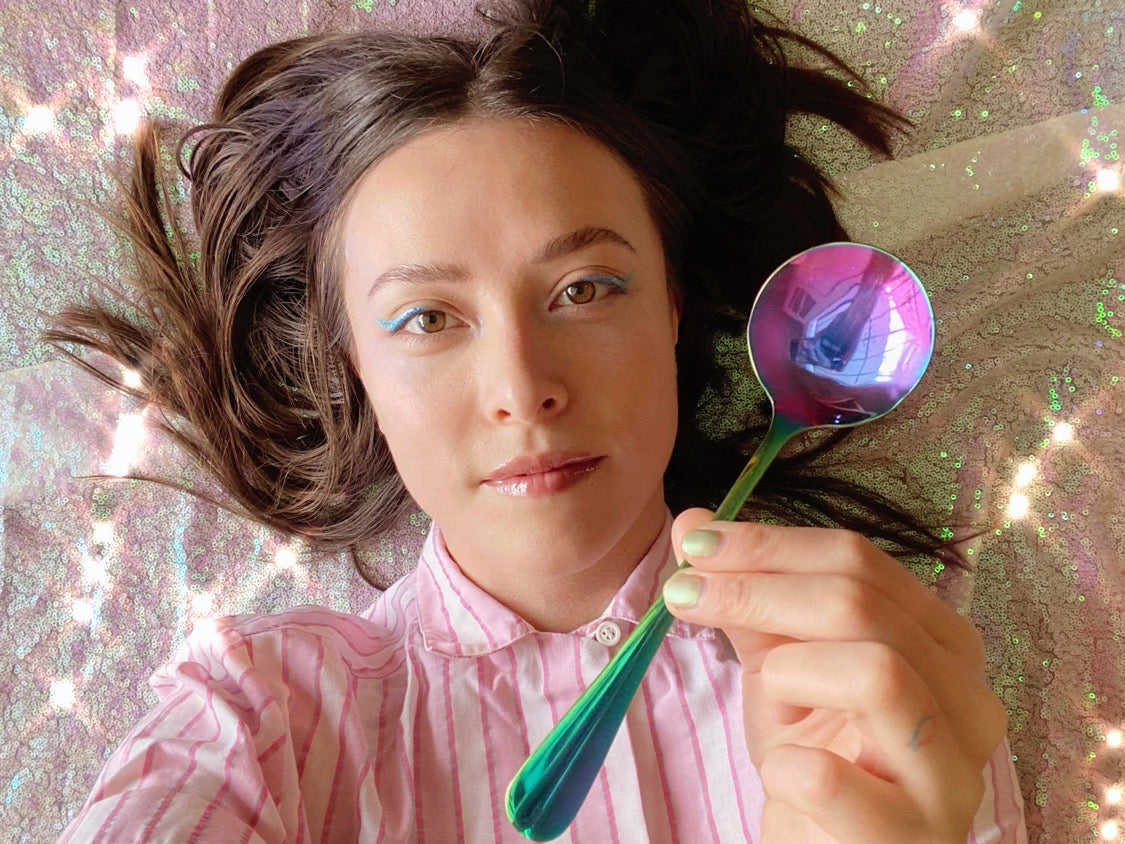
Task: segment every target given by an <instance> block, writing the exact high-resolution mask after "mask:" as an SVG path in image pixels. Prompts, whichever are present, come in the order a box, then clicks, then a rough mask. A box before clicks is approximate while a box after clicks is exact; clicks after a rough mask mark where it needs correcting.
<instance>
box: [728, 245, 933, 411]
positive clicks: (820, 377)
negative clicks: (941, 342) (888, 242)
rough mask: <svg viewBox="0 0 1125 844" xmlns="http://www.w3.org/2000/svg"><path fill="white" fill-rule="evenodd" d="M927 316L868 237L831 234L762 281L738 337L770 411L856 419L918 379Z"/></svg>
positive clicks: (913, 283) (881, 407)
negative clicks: (843, 238) (862, 240)
mask: <svg viewBox="0 0 1125 844" xmlns="http://www.w3.org/2000/svg"><path fill="white" fill-rule="evenodd" d="M933 325H934V322H933V312H932V311H931V309H930V302H929V299H928V298H927V296H926V293H925V291H924V290H923V289H922V285H921V282H920V281H919V280H918V277H917V276H916V275H915V274H914V273H913V272H912V271H911V270H910V268H909V267H907V266H906V265H905V264H903V263H902V262H901V261H899V260H898V259H897V258H895V257H894V256H892V255H889V254H888V253H886V252H883V251H881V250H879V249H875V248H874V247H871V246H862V245H860V244H857V243H830V244H827V245H825V246H818V247H815V248H813V249H810V250H808V251H806V252H802V253H801V254H800V255H797V256H796V257H794V258H792V259H790V260H789V261H787V262H786V263H785V264H784V265H783V266H782V267H781V268H780V269H778V270H777V272H775V273H774V274H773V276H771V277H770V279H769V281H768V282H767V283H766V284H765V285H763V287H762V290H761V292H760V293H759V295H758V299H757V301H756V302H755V303H754V309H753V311H752V312H751V315H750V325H749V327H748V329H747V341H748V345H749V347H750V350H751V351H750V359H751V362H752V363H753V366H754V372H755V373H756V374H757V376H758V380H760V381H761V382H762V386H763V387H765V389H766V392H767V393H769V395H770V397H771V398H772V400H773V405H774V412H775V413H777V414H778V415H780V416H784V417H785V418H786V419H788V420H790V421H792V422H793V423H796V424H798V425H799V426H800V427H803V428H807V427H817V426H821V425H855V424H859V423H860V422H866V421H867V420H869V419H874V418H876V417H878V416H882V415H883V414H884V413H886V412H887V411H889V410H891V409H892V408H893V407H894V406H895V405H897V404H898V403H899V402H900V401H902V399H903V398H904V397H905V396H906V394H907V393H908V392H909V391H910V389H911V388H912V387H913V386H914V385H915V384H916V383H917V382H918V379H919V378H920V377H921V375H922V373H923V372H924V371H925V369H926V366H927V365H928V364H929V361H930V354H931V352H932V351H933V338H934V334H933Z"/></svg>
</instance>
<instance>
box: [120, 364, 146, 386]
mask: <svg viewBox="0 0 1125 844" xmlns="http://www.w3.org/2000/svg"><path fill="white" fill-rule="evenodd" d="M121 380H122V382H124V384H125V386H126V387H132V388H133V389H134V390H135V389H137V388H138V387H140V386H141V384H142V383H143V382H142V381H141V376H140V374H139V373H138V372H137V371H136V370H134V369H126V370H125V371H124V372H122V373H121Z"/></svg>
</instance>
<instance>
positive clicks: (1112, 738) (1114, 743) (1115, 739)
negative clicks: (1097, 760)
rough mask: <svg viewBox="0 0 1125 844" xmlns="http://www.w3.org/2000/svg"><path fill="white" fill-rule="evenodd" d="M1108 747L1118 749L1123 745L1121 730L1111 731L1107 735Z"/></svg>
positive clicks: (1106, 742)
mask: <svg viewBox="0 0 1125 844" xmlns="http://www.w3.org/2000/svg"><path fill="white" fill-rule="evenodd" d="M1105 744H1106V747H1113V748H1118V747H1121V744H1122V735H1121V730H1110V731H1109V732H1107V733H1106V734H1105Z"/></svg>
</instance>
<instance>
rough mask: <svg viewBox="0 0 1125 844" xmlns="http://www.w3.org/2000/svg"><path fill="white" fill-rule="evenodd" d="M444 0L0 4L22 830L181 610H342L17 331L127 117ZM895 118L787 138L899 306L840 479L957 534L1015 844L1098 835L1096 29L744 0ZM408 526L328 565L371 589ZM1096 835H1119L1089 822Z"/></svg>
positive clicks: (13, 739) (38, 313)
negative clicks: (911, 368) (853, 77)
mask: <svg viewBox="0 0 1125 844" xmlns="http://www.w3.org/2000/svg"><path fill="white" fill-rule="evenodd" d="M473 5H474V3H473V2H472V0H457V1H456V2H449V1H448V0H398V2H397V3H392V2H388V0H334V1H333V2H310V0H274V2H271V3H269V4H266V3H262V2H237V3H236V2H232V0H209V2H206V3H205V2H200V1H199V0H184V1H183V2H177V3H171V2H166V0H153V2H146V3H136V4H131V5H130V4H126V3H118V4H114V3H108V2H99V0H91V2H88V3H85V4H80V5H79V4H70V3H64V2H62V0H36V1H35V2H33V0H6V2H5V3H4V4H3V7H2V9H0V32H2V33H3V38H2V40H0V173H2V175H0V231H2V233H0V289H2V290H3V294H4V296H3V307H2V308H0V355H2V357H0V492H2V495H3V499H2V506H3V509H2V522H0V655H2V662H3V672H2V673H0V707H2V715H0V718H2V721H0V724H2V730H3V740H2V741H0V791H2V794H0V816H2V818H3V828H4V830H5V833H6V834H7V835H10V836H11V837H12V840H28V841H42V840H51V839H53V838H54V837H55V836H57V835H58V833H59V832H60V831H61V830H62V829H63V827H64V826H65V825H66V822H67V820H68V819H69V818H70V817H71V816H72V815H73V814H74V813H75V812H76V811H77V809H78V807H79V806H80V805H81V803H82V801H83V800H84V799H85V797H86V796H87V794H88V793H89V790H90V787H91V785H92V784H93V782H94V780H95V779H96V777H97V775H98V772H99V770H100V769H101V767H102V766H103V764H104V762H105V760H106V758H107V757H108V755H109V754H110V753H111V752H112V751H113V749H114V748H115V747H116V746H117V745H118V744H119V743H120V741H121V739H122V738H123V737H124V736H125V734H126V733H127V732H128V730H129V728H130V727H131V726H132V725H133V724H134V723H135V722H136V720H137V719H138V718H139V717H140V716H141V715H142V714H143V713H144V712H145V711H146V710H147V709H148V708H149V707H150V706H151V705H152V704H153V703H154V701H155V696H154V695H153V693H152V691H151V690H150V689H149V687H148V686H147V683H146V681H147V678H148V676H149V674H150V673H151V672H152V671H153V670H154V669H155V668H156V667H157V666H159V665H161V664H163V663H164V662H165V661H166V660H167V659H168V657H169V656H170V655H171V654H172V653H173V651H174V650H175V648H176V647H177V646H178V645H180V644H181V643H182V642H183V641H184V639H185V637H186V636H187V634H188V633H189V632H190V631H191V630H192V629H193V627H195V626H196V625H197V624H198V623H199V622H201V621H203V620H205V619H209V618H213V617H215V616H219V615H226V614H238V613H246V612H269V611H274V610H282V609H286V608H289V607H293V606H297V605H301V604H309V603H312V604H319V605H322V606H326V607H329V608H331V609H335V610H342V611H353V612H358V611H360V610H362V609H363V608H364V607H366V606H368V605H369V604H370V603H371V602H372V600H373V599H374V597H375V592H374V590H372V589H371V588H370V587H368V586H367V585H366V584H365V583H363V582H362V581H360V580H359V579H358V578H357V577H356V576H355V575H354V574H353V573H352V565H351V562H352V561H351V559H350V558H349V557H348V556H346V555H340V556H338V557H331V556H326V555H323V554H315V553H313V552H311V551H310V550H309V549H308V548H306V547H304V546H302V545H301V544H300V543H299V542H296V541H294V540H293V539H292V538H291V537H287V536H284V535H281V534H279V533H277V532H274V531H271V530H267V529H264V528H261V527H258V526H256V525H254V524H252V523H250V522H248V521H246V520H244V519H241V518H239V517H237V516H235V515H232V514H231V513H229V512H226V511H224V510H221V509H218V508H216V507H214V506H212V505H210V504H207V503H206V502H205V501H203V500H202V499H200V498H199V497H196V496H192V495H189V494H187V493H184V492H180V491H177V490H174V489H171V488H169V487H167V486H162V485H159V484H155V483H151V482H143V481H130V480H119V479H113V478H112V477H110V478H91V477H90V476H93V475H109V476H113V475H120V474H123V473H134V474H137V473H141V474H154V475H159V476H161V477H165V478H169V479H171V480H174V481H177V482H179V483H182V484H186V485H188V486H191V487H193V488H196V489H200V490H204V491H207V490H213V485H212V484H211V482H210V481H209V479H208V478H206V477H205V476H204V475H203V474H202V473H201V472H200V471H199V470H198V469H196V468H195V467H193V466H192V465H191V464H190V462H189V461H187V460H185V459H184V457H183V456H182V455H181V454H179V453H178V452H177V451H176V450H175V449H174V448H172V447H170V446H169V444H168V443H167V442H165V441H163V440H161V439H160V438H159V437H157V436H156V434H155V433H154V431H153V429H152V425H151V423H152V418H153V414H154V411H153V410H152V409H151V408H144V407H140V406H136V405H135V404H134V403H132V402H131V401H130V400H128V399H125V398H123V397H121V396H119V395H116V394H114V393H112V392H111V391H108V390H106V389H105V388H103V387H102V386H101V385H100V384H99V383H98V382H96V381H94V380H93V379H91V378H90V377H89V376H86V375H84V374H82V373H80V372H79V371H78V370H76V369H75V368H74V367H72V366H70V365H68V364H65V363H62V362H60V361H58V360H57V356H56V355H54V354H53V353H52V352H51V351H50V350H49V349H48V348H47V347H45V346H44V345H43V344H42V343H40V342H39V341H38V333H39V332H40V331H41V330H42V329H43V328H44V327H45V320H44V317H43V316H42V314H43V313H50V312H53V311H56V310H58V309H59V308H60V307H62V306H63V305H64V304H66V303H67V302H69V301H71V300H73V299H74V298H76V297H78V296H81V295H83V294H84V293H86V292H88V291H91V290H95V289H97V287H98V286H99V285H101V284H104V283H109V284H115V283H117V282H118V281H119V280H120V279H121V278H122V277H123V276H124V275H127V273H128V267H129V262H128V253H127V250H126V249H125V248H124V247H123V246H122V244H121V243H120V241H119V240H118V238H117V237H116V236H115V235H114V234H113V233H112V230H111V227H110V226H109V225H108V224H107V223H106V222H105V221H104V220H103V219H102V217H101V216H100V214H99V209H108V208H111V207H112V204H113V198H114V196H115V194H116V191H117V189H116V186H115V183H114V181H113V177H112V174H113V172H114V171H115V169H117V168H119V167H120V166H121V165H122V164H123V163H124V162H125V161H126V160H127V152H128V143H129V135H130V132H131V130H132V128H133V127H134V126H135V125H136V121H137V120H138V119H139V118H140V117H141V116H149V117H158V118H161V119H163V120H167V121H170V122H173V123H185V124H186V123H187V122H188V121H198V120H201V119H203V118H205V117H206V115H207V113H208V109H209V105H210V101H211V98H212V96H213V93H214V91H215V88H216V86H217V85H218V84H219V82H220V81H221V80H222V78H223V77H224V76H225V75H226V74H227V73H228V71H229V70H230V69H231V68H232V67H233V66H234V65H235V64H236V63H237V62H238V61H239V60H240V59H241V58H243V57H244V56H246V55H247V54H248V53H249V52H251V51H252V50H253V49H255V48H256V47H259V46H262V45H265V44H267V43H270V42H272V41H276V40H278V39H281V38H285V37H288V36H292V35H297V34H302V33H305V32H309V31H319V30H323V29H325V28H329V27H332V28H337V27H342V28H346V27H353V26H363V27H372V26H392V27H400V28H408V29H411V30H415V31H464V30H466V29H467V28H472V29H477V28H479V27H480V26H481V23H480V22H479V21H476V20H474V19H473V15H472V7H473ZM763 5H765V7H766V8H768V9H770V10H772V11H773V13H774V14H776V15H777V16H778V17H780V18H781V19H783V20H785V21H787V22H790V23H791V24H793V25H794V26H796V27H797V28H798V29H799V30H800V31H801V32H803V33H804V34H806V35H808V36H810V37H812V38H814V39H817V40H819V41H822V42H823V43H825V44H826V45H827V46H829V47H831V48H832V49H834V50H836V51H837V52H839V53H840V54H841V55H843V56H844V57H845V58H846V59H847V60H848V61H850V62H851V63H853V64H854V65H855V66H856V67H857V68H858V69H859V70H860V71H861V72H862V74H863V75H864V77H865V78H866V79H868V80H870V82H871V85H872V87H873V90H874V91H875V93H876V95H878V96H880V97H882V98H883V99H885V100H886V101H887V102H889V103H890V104H892V105H894V106H896V107H898V108H900V109H902V110H904V111H905V112H906V113H907V114H908V115H909V116H910V117H911V118H912V119H913V120H914V122H915V124H916V128H915V130H914V132H913V133H912V134H911V135H910V136H909V137H907V138H904V139H902V140H901V141H900V142H899V143H898V146H897V156H896V160H895V161H893V162H874V161H872V160H871V159H869V158H868V157H867V156H866V155H865V154H864V153H862V152H861V151H860V150H859V149H858V148H857V147H856V146H855V145H854V144H853V143H851V142H849V141H848V140H847V139H846V138H844V137H843V134H842V133H841V132H840V131H839V130H837V129H835V128H834V127H831V126H829V125H825V124H822V123H820V122H819V121H816V120H812V119H798V120H796V121H794V125H793V132H794V137H795V138H796V139H798V140H799V141H800V142H801V143H802V144H803V145H804V146H805V147H806V148H807V149H809V150H810V151H811V153H812V154H813V155H814V156H815V157H816V158H817V159H818V160H819V161H821V162H822V163H824V164H825V166H826V167H827V168H828V169H829V170H830V171H831V172H832V173H833V174H834V175H835V176H836V178H837V180H838V183H839V186H840V189H841V194H840V200H839V208H840V212H841V215H842V217H843V219H844V222H845V224H846V225H847V227H848V229H849V231H850V232H851V234H852V236H853V238H854V239H855V240H859V241H865V242H869V243H873V244H875V245H877V246H881V247H884V248H887V249H889V250H891V251H893V252H895V253H897V254H899V255H900V256H901V257H902V258H903V259H905V260H906V261H907V263H909V264H910V265H911V266H912V267H913V268H914V269H915V270H916V271H917V272H918V274H919V275H920V276H921V277H922V279H923V280H924V281H925V283H926V284H927V286H928V288H929V289H930V290H931V292H932V293H933V298H934V306H935V311H936V313H937V315H938V317H939V325H938V346H937V351H936V353H935V356H934V361H933V364H932V367H931V371H930V373H929V374H928V375H927V376H926V378H925V380H924V381H923V383H922V386H921V387H920V388H919V389H918V390H917V391H916V392H915V393H914V394H912V396H911V397H910V398H909V399H908V400H907V402H906V403H904V404H903V405H902V406H901V407H900V408H899V409H897V410H896V411H895V412H894V413H893V414H892V415H891V416H889V417H887V419H886V420H884V421H883V422H880V423H877V424H874V425H871V426H868V427H865V428H864V429H863V430H862V432H857V433H856V435H855V436H854V437H853V438H852V440H851V442H850V443H849V444H848V445H847V446H846V447H845V448H844V449H842V450H841V451H840V454H839V459H840V461H841V462H842V463H843V464H845V465H847V466H848V467H849V469H850V470H851V471H854V473H855V474H856V475H857V476H859V477H862V478H863V479H865V480H866V481H867V482H868V483H876V484H877V485H879V487H880V488H881V489H882V490H883V491H884V492H885V493H886V494H888V495H891V496H892V497H895V498H896V499H899V500H902V501H910V500H914V499H917V500H927V501H930V502H933V503H937V504H940V505H941V506H942V507H943V508H945V511H946V512H947V513H948V526H949V528H950V529H951V530H960V529H961V528H962V526H966V525H967V526H969V527H971V528H975V529H976V530H977V531H979V533H980V535H979V536H978V537H977V538H976V539H975V540H973V542H972V543H971V546H970V550H971V551H972V555H971V559H972V560H973V563H974V572H973V573H972V574H962V573H959V572H951V571H948V570H941V569H940V567H939V568H928V569H920V570H919V571H918V574H919V576H920V577H923V578H925V579H927V580H929V581H933V582H935V583H936V584H937V585H938V586H939V587H940V588H942V589H943V590H945V591H946V592H948V593H949V594H950V595H951V596H952V598H953V599H954V600H957V601H958V602H959V603H960V605H961V606H963V607H964V609H965V612H967V613H969V614H970V615H971V616H972V617H973V619H974V620H975V621H976V622H977V624H978V625H979V626H980V627H981V628H982V629H983V631H984V633H985V637H986V641H987V645H988V655H989V668H990V673H991V678H992V680H993V683H994V685H995V688H996V690H997V692H998V693H999V694H1000V695H1001V697H1002V698H1003V699H1004V701H1005V703H1006V705H1007V707H1008V711H1009V715H1010V738H1011V746H1012V753H1013V756H1014V757H1015V764H1016V768H1017V770H1018V772H1019V775H1020V779H1021V787H1022V790H1023V796H1024V802H1025V805H1026V811H1027V823H1028V829H1029V832H1030V836H1031V840H1032V841H1042V842H1083V841H1094V840H1114V839H1115V838H1118V837H1120V836H1121V835H1125V795H1123V789H1125V740H1123V737H1122V731H1123V730H1125V648H1123V645H1122V628H1123V615H1125V555H1123V554H1122V551H1121V549H1122V547H1125V515H1123V514H1125V508H1123V506H1122V502H1123V496H1122V492H1121V488H1122V487H1121V484H1122V481H1121V478H1120V477H1118V476H1116V475H1115V474H1114V472H1115V471H1116V468H1119V467H1121V466H1123V465H1125V435H1123V434H1125V415H1123V414H1125V387H1123V385H1122V383H1121V378H1122V377H1123V376H1125V354H1123V351H1125V345H1123V339H1122V331H1125V234H1123V233H1122V232H1121V229H1122V228H1123V227H1125V213H1123V212H1125V186H1123V184H1122V183H1123V182H1125V168H1123V167H1122V163H1121V160H1120V156H1119V147H1118V145H1119V143H1120V141H1121V137H1122V135H1123V134H1125V106H1122V105H1121V103H1122V101H1123V98H1125V57H1123V56H1125V51H1123V49H1122V34H1123V32H1125V12H1123V11H1122V10H1121V6H1120V3H1113V2H1109V0H1105V1H1104V2H1078V0H1056V1H1055V2H1051V1H1050V0H1043V2H1025V0H1005V2H998V3H991V2H980V1H979V0H952V2H948V3H934V2H931V0H902V2H900V3H897V4H888V3H884V2H866V1H865V0H863V1H861V0H853V2H848V3H840V2H837V1H836V0H819V2H818V0H793V2H789V3H783V2H778V1H777V0H770V2H768V3H765V4H763ZM427 530H428V521H427V519H426V518H425V517H424V516H423V515H421V514H417V515H415V516H414V517H412V518H411V519H408V520H406V521H404V523H403V524H402V525H401V526H400V528H399V529H398V531H396V533H395V534H394V535H393V536H390V537H388V538H387V539H385V540H384V541H383V542H382V543H380V544H379V545H377V546H375V547H371V548H366V549H362V550H361V551H359V552H358V553H360V554H363V555H364V556H365V557H367V558H368V560H369V561H370V562H372V563H374V564H375V565H376V566H377V567H378V569H379V570H380V572H382V574H383V576H384V578H385V580H386V581H387V582H388V583H389V582H391V581H393V580H395V579H396V578H398V577H399V576H401V575H402V574H403V573H405V572H406V571H408V570H409V569H410V568H411V566H412V565H413V563H414V560H415V559H416V557H417V554H418V551H419V549H420V547H421V545H422V542H423V539H424V536H425V534H426V532H427ZM1119 825H1120V831H1119Z"/></svg>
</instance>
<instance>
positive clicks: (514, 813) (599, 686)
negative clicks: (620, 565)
mask: <svg viewBox="0 0 1125 844" xmlns="http://www.w3.org/2000/svg"><path fill="white" fill-rule="evenodd" d="M798 430H800V428H799V426H796V425H793V424H792V423H788V422H787V421H786V420H784V419H779V418H778V417H777V416H775V417H774V420H773V422H772V423H771V424H770V428H769V430H768V431H767V432H766V436H765V438H764V439H763V441H762V443H761V445H760V446H759V447H758V450H757V451H755V452H754V455H753V456H752V457H751V458H750V461H749V462H748V463H747V464H746V468H745V469H743V470H742V473H741V474H740V475H739V476H738V479H737V480H736V481H735V482H734V486H733V487H731V490H730V492H728V493H727V496H726V498H724V499H723V502H722V503H721V504H720V505H719V509H718V510H717V511H716V513H715V518H716V519H717V520H722V521H731V520H733V519H734V517H735V516H736V515H738V512H739V511H740V510H741V509H742V505H743V504H744V503H745V501H746V498H747V497H748V496H749V495H750V493H751V492H752V491H753V489H754V486H755V485H756V484H757V483H758V480H759V479H760V478H761V477H762V475H763V474H764V473H765V471H766V468H767V467H768V466H769V464H770V463H771V462H772V461H773V459H774V457H776V456H777V453H778V452H779V451H780V450H781V447H782V445H784V444H785V441H786V440H788V439H789V438H790V437H791V436H793V434H795V433H796V432H797V431H798ZM686 567H687V564H686V563H685V564H684V565H683V566H681V568H686ZM674 620H675V618H674V616H673V615H672V614H671V613H670V612H668V609H667V607H665V605H664V599H663V598H662V597H661V598H657V600H656V603H654V604H653V605H652V607H651V608H650V609H649V611H648V612H646V613H645V615H644V618H642V619H641V621H640V623H639V624H638V625H637V627H636V629H635V630H634V631H633V632H632V634H631V635H630V636H629V638H628V639H626V640H625V644H624V645H622V646H621V650H620V651H618V652H617V655H616V656H614V657H613V659H611V660H610V661H609V664H607V665H606V667H605V668H603V669H602V671H601V673H600V674H598V676H597V677H596V678H595V679H594V682H593V683H591V684H590V686H589V688H587V689H586V691H585V692H583V693H582V695H581V697H579V698H578V700H577V701H576V702H575V703H574V705H573V706H571V708H570V709H569V710H568V711H567V713H566V714H565V715H564V716H563V718H562V720H561V721H559V723H558V724H556V725H555V727H554V729H553V730H551V732H550V733H548V734H547V736H546V738H544V739H543V742H542V743H541V744H540V745H539V747H538V748H537V749H536V750H535V752H534V753H532V754H531V756H529V757H528V759H527V761H526V762H524V763H523V765H522V766H521V767H520V769H519V771H517V772H516V775H515V777H513V779H512V782H511V784H510V785H509V786H508V793H507V797H506V803H507V810H508V819H509V820H510V821H511V822H512V824H513V825H515V827H516V829H517V830H519V831H520V833H522V834H523V835H524V836H526V837H527V838H530V839H532V840H533V841H547V840H549V839H551V838H555V837H557V836H559V835H562V834H563V832H565V831H566V828H567V827H568V826H570V824H571V822H572V821H573V820H574V817H575V815H577V814H578V810H579V808H581V806H582V803H583V801H585V799H586V795H587V793H588V792H589V790H590V786H591V785H593V782H594V779H595V778H596V777H597V775H598V771H599V770H601V767H602V764H603V763H604V762H605V758H606V755H607V754H608V753H609V748H610V745H611V744H613V739H614V737H615V736H616V735H617V731H618V729H619V728H620V726H621V722H622V721H623V720H624V719H625V712H626V711H627V710H628V708H629V704H630V703H631V702H632V700H633V696H634V695H635V694H636V692H637V688H638V687H639V686H640V684H641V678H642V677H643V676H644V673H645V670H646V669H647V668H648V666H649V663H650V662H652V658H653V656H654V655H655V654H656V651H657V650H658V649H659V647H660V643H661V642H662V641H663V639H664V634H665V633H667V632H668V628H669V627H671V626H672V622H673V621H674Z"/></svg>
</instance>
